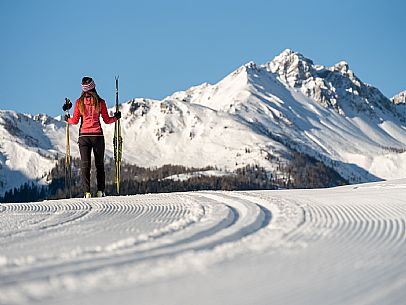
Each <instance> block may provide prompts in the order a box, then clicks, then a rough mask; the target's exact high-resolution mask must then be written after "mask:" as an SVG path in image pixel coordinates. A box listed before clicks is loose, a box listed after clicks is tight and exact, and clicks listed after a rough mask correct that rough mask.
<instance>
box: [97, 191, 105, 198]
mask: <svg viewBox="0 0 406 305" xmlns="http://www.w3.org/2000/svg"><path fill="white" fill-rule="evenodd" d="M96 197H106V193H105V192H103V191H97V193H96Z"/></svg>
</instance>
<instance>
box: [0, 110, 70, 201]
mask: <svg viewBox="0 0 406 305" xmlns="http://www.w3.org/2000/svg"><path fill="white" fill-rule="evenodd" d="M72 129H73V130H72V133H71V137H72V142H73V143H75V142H76V141H77V140H76V139H77V136H76V134H77V129H76V127H72ZM72 146H73V147H72V150H73V152H74V153H75V154H77V152H78V149H77V147H76V145H72ZM64 154H65V123H62V122H60V121H58V120H55V119H53V118H51V117H49V116H47V115H36V116H32V115H28V114H20V113H16V112H15V111H4V110H0V194H2V193H3V192H4V191H6V190H8V189H12V188H14V187H18V186H20V185H21V184H24V183H25V182H29V181H40V180H41V179H42V178H43V177H45V175H46V174H47V172H48V171H49V170H51V169H52V168H53V167H54V166H55V163H56V160H57V159H58V158H62V157H63V156H64ZM40 183H45V181H41V182H40Z"/></svg>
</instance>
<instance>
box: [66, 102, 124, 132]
mask: <svg viewBox="0 0 406 305" xmlns="http://www.w3.org/2000/svg"><path fill="white" fill-rule="evenodd" d="M84 104H85V105H84V106H85V107H84V108H85V109H84V113H83V115H81V114H80V110H79V99H77V100H76V103H75V110H74V111H73V117H71V118H69V119H68V124H75V125H76V124H77V123H78V122H79V119H80V118H81V119H82V122H81V124H80V130H79V135H80V136H100V135H103V129H102V128H101V124H100V114H101V116H102V118H103V121H104V123H106V124H112V123H114V122H116V121H117V118H115V117H110V116H109V114H108V112H107V107H106V102H105V101H104V100H101V101H100V112H97V111H96V110H95V107H94V106H92V105H91V101H88V100H86V99H85V100H84Z"/></svg>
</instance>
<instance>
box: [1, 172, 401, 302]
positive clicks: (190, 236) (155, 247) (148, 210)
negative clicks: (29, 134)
mask: <svg viewBox="0 0 406 305" xmlns="http://www.w3.org/2000/svg"><path fill="white" fill-rule="evenodd" d="M405 298H406V181H405V180H400V181H395V182H381V183H375V184H367V185H358V186H348V187H342V188H334V189H326V190H297V191H253V192H189V193H173V194H155V195H138V196H128V197H106V198H101V199H99V198H97V199H96V198H94V199H70V200H58V201H45V202H40V203H18V204H1V205H0V304H27V303H30V304H31V303H32V304H35V303H41V304H72V303H78V302H79V303H80V302H83V303H84V304H112V303H119V304H123V303H124V304H126V303H127V304H134V303H137V304H271V303H272V304H402V302H403V301H404V300H405Z"/></svg>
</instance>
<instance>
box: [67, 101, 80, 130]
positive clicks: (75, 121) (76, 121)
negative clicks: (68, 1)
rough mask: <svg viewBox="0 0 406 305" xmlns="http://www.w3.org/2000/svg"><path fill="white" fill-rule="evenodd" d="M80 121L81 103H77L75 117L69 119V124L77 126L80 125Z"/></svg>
mask: <svg viewBox="0 0 406 305" xmlns="http://www.w3.org/2000/svg"><path fill="white" fill-rule="evenodd" d="M79 119H80V110H79V101H76V103H75V110H74V111H73V117H71V118H69V119H68V124H73V125H76V124H77V123H79Z"/></svg>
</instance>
